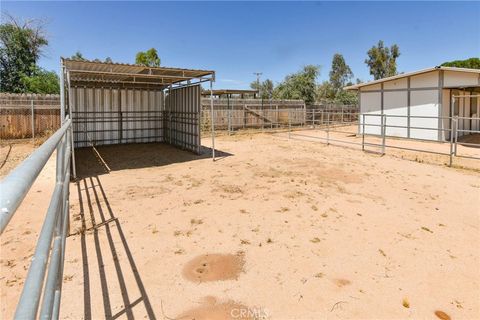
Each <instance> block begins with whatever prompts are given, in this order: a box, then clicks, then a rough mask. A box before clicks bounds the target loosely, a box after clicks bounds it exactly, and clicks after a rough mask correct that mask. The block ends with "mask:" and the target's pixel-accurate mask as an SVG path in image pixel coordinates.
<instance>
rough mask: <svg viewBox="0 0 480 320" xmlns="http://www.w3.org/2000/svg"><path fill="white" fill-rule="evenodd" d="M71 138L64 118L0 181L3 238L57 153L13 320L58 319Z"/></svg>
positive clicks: (66, 220) (66, 226)
mask: <svg viewBox="0 0 480 320" xmlns="http://www.w3.org/2000/svg"><path fill="white" fill-rule="evenodd" d="M72 134H73V132H72V121H71V120H70V119H69V117H67V118H66V119H65V121H64V123H63V125H62V126H61V127H60V129H59V130H57V132H55V133H54V134H53V135H52V136H51V137H50V138H49V139H48V140H47V141H45V142H44V143H43V144H42V145H41V146H40V147H39V148H38V149H37V150H35V151H34V152H33V153H32V154H31V155H30V157H28V158H27V159H25V160H24V161H23V162H22V163H21V164H20V165H19V166H18V167H17V168H15V169H14V170H13V171H12V172H11V173H10V174H9V175H8V176H6V177H5V178H4V179H3V180H2V181H0V190H2V192H1V193H0V210H1V212H0V234H1V233H3V231H4V230H5V228H6V227H7V225H8V223H9V221H10V220H11V218H12V217H13V215H14V214H15V212H16V210H17V209H18V207H19V206H20V204H21V203H22V201H23V199H24V198H25V196H26V195H27V193H28V191H29V190H30V188H31V187H32V185H33V183H34V182H35V180H36V178H37V177H38V175H39V174H40V172H41V171H42V169H43V168H44V166H45V164H46V163H47V161H48V159H49V158H50V157H51V156H52V154H53V152H54V151H55V150H56V181H55V189H54V191H53V194H52V197H51V199H50V204H49V207H48V209H47V214H46V218H45V220H44V223H43V226H42V229H41V231H40V235H39V237H38V241H37V244H36V248H35V252H34V255H33V257H32V260H31V264H30V267H29V270H28V274H27V278H26V280H25V284H24V286H23V290H22V294H21V296H20V300H19V302H18V304H17V309H16V312H15V319H35V318H37V316H39V317H40V318H41V319H58V316H59V310H60V297H61V291H62V279H63V263H64V258H65V242H66V237H67V230H68V225H69V199H68V195H69V182H70V167H71V166H70V164H71V163H70V162H71V159H72V156H71V155H72V148H73V146H72ZM45 277H46V279H45ZM42 289H43V290H42ZM40 302H41V304H40ZM39 307H40V314H38V312H39V310H38V309H39Z"/></svg>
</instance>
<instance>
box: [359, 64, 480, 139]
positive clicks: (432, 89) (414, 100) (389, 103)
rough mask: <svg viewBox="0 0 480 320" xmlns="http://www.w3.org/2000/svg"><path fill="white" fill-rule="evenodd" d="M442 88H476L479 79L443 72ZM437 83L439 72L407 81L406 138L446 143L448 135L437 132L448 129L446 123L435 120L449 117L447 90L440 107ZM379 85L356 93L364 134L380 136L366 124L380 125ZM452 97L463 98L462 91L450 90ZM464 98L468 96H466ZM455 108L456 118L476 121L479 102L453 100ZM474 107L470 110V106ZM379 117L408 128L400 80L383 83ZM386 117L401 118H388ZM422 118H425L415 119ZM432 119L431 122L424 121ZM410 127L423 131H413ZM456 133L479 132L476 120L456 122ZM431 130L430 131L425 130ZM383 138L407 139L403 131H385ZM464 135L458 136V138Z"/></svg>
mask: <svg viewBox="0 0 480 320" xmlns="http://www.w3.org/2000/svg"><path fill="white" fill-rule="evenodd" d="M443 74H444V76H443V86H444V87H450V86H458V87H465V86H466V87H468V86H479V85H480V75H479V74H478V73H469V72H458V71H446V70H445V71H443ZM440 83H441V81H440V71H439V70H433V71H431V72H427V73H424V74H419V75H414V76H411V77H410V88H411V91H410V116H411V118H410V127H411V128H410V137H411V138H416V139H426V140H438V139H440V140H445V139H449V137H450V135H449V132H448V131H440V130H438V129H449V128H450V120H449V119H439V118H437V117H449V116H450V89H444V90H443V91H442V93H441V99H442V101H441V103H440V101H439V92H438V89H437V88H438V86H439V84H440ZM381 89H382V84H380V83H379V84H374V85H369V86H365V87H362V88H361V90H360V109H361V113H363V114H365V115H366V118H365V124H366V125H367V126H366V127H365V133H367V134H380V133H381V130H380V127H370V126H368V124H376V125H380V123H381V119H380V117H378V116H369V115H380V114H381V113H382V111H381V109H382V98H381V97H382V94H381ZM453 94H454V95H459V94H463V91H460V90H453ZM465 94H470V93H469V92H466V93H465ZM457 100H458V102H457V104H458V108H456V110H458V111H457V114H456V115H458V116H459V117H473V116H474V117H480V99H476V100H472V99H457ZM472 101H473V103H474V104H475V105H474V106H472V107H471V106H470V104H471V103H472ZM383 113H384V114H386V115H387V125H394V126H408V120H407V118H406V117H407V116H408V80H407V78H400V79H396V80H391V81H386V82H384V83H383ZM388 115H399V116H405V118H400V117H388ZM415 117H426V118H415ZM428 117H435V118H428ZM412 127H417V128H425V129H413V128H412ZM458 127H459V128H460V129H465V130H471V129H473V130H478V129H480V118H479V120H476V119H474V120H471V119H468V120H467V119H463V120H462V119H460V120H459V126H458ZM428 128H431V129H428ZM359 132H360V133H361V132H362V118H360V130H359ZM386 133H387V135H390V136H399V137H407V136H408V129H406V128H387V131H386ZM464 134H468V133H467V132H465V133H461V132H459V136H461V135H464Z"/></svg>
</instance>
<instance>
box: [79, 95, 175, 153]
mask: <svg viewBox="0 0 480 320" xmlns="http://www.w3.org/2000/svg"><path fill="white" fill-rule="evenodd" d="M70 93H71V97H70V103H71V106H72V118H73V130H74V140H75V147H86V146H90V145H92V144H93V145H106V144H120V143H140V142H163V141H164V139H163V125H164V122H163V113H164V110H165V109H164V105H163V92H162V91H161V90H139V89H111V88H83V87H75V88H70Z"/></svg>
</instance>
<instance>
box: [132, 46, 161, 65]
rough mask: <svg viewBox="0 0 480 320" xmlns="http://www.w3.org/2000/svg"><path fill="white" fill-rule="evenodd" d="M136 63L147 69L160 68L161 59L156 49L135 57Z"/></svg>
mask: <svg viewBox="0 0 480 320" xmlns="http://www.w3.org/2000/svg"><path fill="white" fill-rule="evenodd" d="M135 63H136V64H140V65H143V66H147V67H160V57H159V56H158V53H157V50H156V49H155V48H151V49H148V50H147V51H140V52H138V53H137V55H136V57H135Z"/></svg>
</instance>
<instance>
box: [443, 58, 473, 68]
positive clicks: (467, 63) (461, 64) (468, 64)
mask: <svg viewBox="0 0 480 320" xmlns="http://www.w3.org/2000/svg"><path fill="white" fill-rule="evenodd" d="M441 66H442V67H457V68H469V69H480V58H470V59H465V60H454V61H448V62H444V63H442V64H441Z"/></svg>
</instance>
